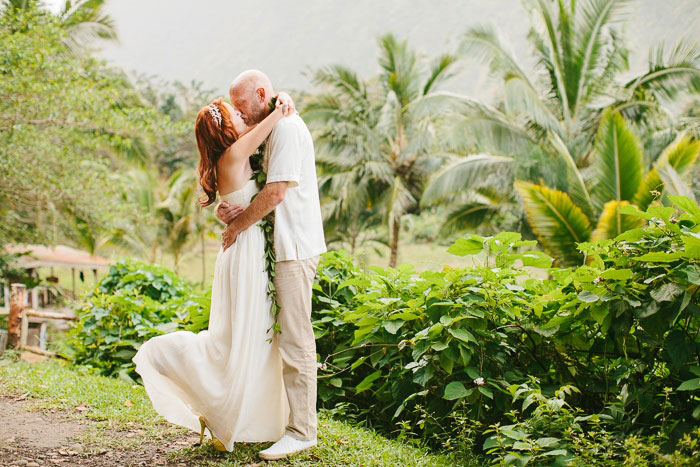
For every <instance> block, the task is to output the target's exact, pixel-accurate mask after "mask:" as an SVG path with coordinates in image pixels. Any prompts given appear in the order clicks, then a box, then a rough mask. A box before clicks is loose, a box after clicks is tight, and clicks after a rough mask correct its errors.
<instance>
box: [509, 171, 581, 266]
mask: <svg viewBox="0 0 700 467" xmlns="http://www.w3.org/2000/svg"><path fill="white" fill-rule="evenodd" d="M515 189H516V190H517V192H518V194H520V197H521V198H522V200H523V206H524V208H525V213H526V215H527V220H528V222H529V223H530V226H531V227H532V230H533V231H534V232H535V234H537V236H538V238H539V240H540V242H541V243H542V245H543V246H544V247H545V249H546V250H547V252H548V253H549V254H550V255H551V256H553V257H554V258H555V259H556V260H558V261H560V262H561V263H564V264H576V263H580V262H581V259H582V256H581V253H580V252H579V251H578V250H577V249H576V244H577V243H579V242H585V241H588V240H589V239H590V236H591V225H590V222H589V221H588V218H587V217H586V215H585V214H584V213H583V211H582V210H581V208H579V207H578V206H576V204H574V202H573V201H571V198H569V195H567V194H566V193H564V192H561V191H558V190H552V189H550V188H547V187H545V186H541V185H535V184H533V183H528V182H524V181H522V180H517V181H516V182H515Z"/></svg>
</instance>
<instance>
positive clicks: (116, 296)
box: [66, 260, 209, 379]
mask: <svg viewBox="0 0 700 467" xmlns="http://www.w3.org/2000/svg"><path fill="white" fill-rule="evenodd" d="M203 308H206V309H208V308H209V296H208V295H204V294H202V293H200V292H198V291H195V290H194V289H193V288H192V287H191V286H190V285H188V284H187V283H186V282H185V281H184V280H183V279H181V278H180V277H178V276H177V275H175V274H174V273H172V272H171V271H169V270H167V269H165V268H162V267H160V266H156V265H149V264H145V263H141V262H139V261H134V260H122V261H119V262H118V263H117V264H115V265H113V266H111V267H110V270H109V273H108V274H107V275H106V276H105V277H104V278H102V280H101V281H100V282H99V283H98V284H97V286H96V287H95V290H94V291H93V292H92V293H90V294H89V295H88V296H87V297H86V299H85V300H84V302H83V303H81V305H80V306H79V308H78V309H77V310H76V313H77V316H78V318H79V321H78V324H77V325H76V327H75V328H74V329H72V330H71V332H70V338H69V342H68V349H67V351H66V354H67V356H69V357H70V358H72V359H73V361H74V362H75V363H76V364H79V365H84V366H88V367H93V368H96V369H97V370H98V371H99V372H100V374H103V375H106V376H119V377H120V378H124V379H137V378H138V375H137V374H136V373H135V372H134V364H133V363H132V362H131V359H132V357H133V356H134V355H135V354H136V351H137V350H138V349H139V347H141V344H143V343H144V342H145V341H147V340H148V339H150V338H151V337H154V336H158V335H160V334H165V333H168V332H172V331H175V330H176V329H177V328H178V327H179V326H182V325H183V323H184V322H185V321H186V320H188V319H189V316H190V315H198V314H199V313H200V311H201V309H203Z"/></svg>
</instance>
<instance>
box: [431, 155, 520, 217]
mask: <svg viewBox="0 0 700 467" xmlns="http://www.w3.org/2000/svg"><path fill="white" fill-rule="evenodd" d="M512 165H513V159H512V158H510V157H503V156H495V155H491V154H474V155H471V156H467V157H464V158H455V159H454V160H453V161H452V162H451V163H449V164H448V165H446V166H445V167H444V168H443V169H442V170H441V171H440V172H438V173H436V174H435V175H434V176H433V177H432V178H431V180H430V181H429V182H428V186H427V188H426V189H425V191H424V192H423V198H422V200H421V204H423V205H425V206H430V205H434V204H436V203H439V202H441V201H443V200H445V199H446V198H448V197H451V196H454V195H455V194H457V193H460V192H466V191H468V190H473V189H475V188H476V187H478V186H481V185H483V183H484V181H486V180H487V179H488V178H489V177H488V176H489V175H491V174H497V177H496V178H497V179H499V180H502V181H503V182H504V185H508V186H509V185H510V184H511V182H512ZM504 188H506V187H504Z"/></svg>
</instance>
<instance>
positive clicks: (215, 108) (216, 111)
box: [209, 104, 221, 127]
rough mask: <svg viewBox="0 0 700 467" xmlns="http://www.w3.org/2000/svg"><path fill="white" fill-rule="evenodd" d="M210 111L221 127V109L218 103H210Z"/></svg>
mask: <svg viewBox="0 0 700 467" xmlns="http://www.w3.org/2000/svg"><path fill="white" fill-rule="evenodd" d="M209 113H210V114H211V118H213V119H214V121H215V122H216V124H217V125H218V126H219V127H220V126H221V111H220V110H219V107H218V106H217V105H216V104H210V105H209Z"/></svg>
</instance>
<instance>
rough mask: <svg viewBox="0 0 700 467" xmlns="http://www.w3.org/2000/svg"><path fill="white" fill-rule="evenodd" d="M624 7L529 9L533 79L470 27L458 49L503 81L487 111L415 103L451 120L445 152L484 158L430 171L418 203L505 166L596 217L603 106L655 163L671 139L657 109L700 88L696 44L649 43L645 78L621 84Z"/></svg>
mask: <svg viewBox="0 0 700 467" xmlns="http://www.w3.org/2000/svg"><path fill="white" fill-rule="evenodd" d="M630 4H631V2H630V1H629V0H579V1H574V0H562V1H559V2H553V1H548V0H536V1H534V2H532V3H531V4H528V5H531V6H532V8H531V11H532V14H533V17H532V22H533V27H532V29H531V31H530V34H529V36H528V38H529V41H530V43H531V46H532V49H533V53H534V55H535V56H536V58H537V65H536V68H535V72H534V74H532V76H535V77H536V78H537V79H535V80H532V79H530V77H529V76H528V74H527V73H526V72H525V71H524V69H523V67H522V66H521V65H520V64H519V63H518V61H517V60H516V58H515V57H514V56H513V54H512V53H511V52H510V51H509V49H508V47H507V46H506V45H505V44H504V43H503V41H502V40H501V39H500V38H499V36H498V34H497V33H496V32H495V30H493V29H492V28H490V27H475V28H472V29H471V30H469V31H468V32H467V34H466V35H465V36H464V38H463V42H462V46H461V51H462V52H463V53H464V54H465V55H468V56H470V57H471V58H474V59H478V60H481V61H482V62H484V63H486V64H487V65H488V66H489V67H490V72H491V75H492V76H493V77H494V78H496V79H498V80H501V81H502V83H503V89H502V92H503V95H502V100H501V101H500V102H499V103H498V104H497V105H495V106H492V105H488V104H487V103H483V102H480V101H478V100H475V99H470V98H468V97H465V96H460V95H454V94H449V93H435V94H433V95H431V96H428V97H427V98H425V99H423V100H422V101H421V102H420V103H419V104H420V107H422V108H423V112H433V111H435V110H438V109H442V110H443V111H447V112H448V113H449V115H450V116H451V118H453V119H456V120H457V123H456V124H455V125H454V126H452V127H451V129H450V132H449V133H448V134H447V136H446V137H447V139H450V140H451V141H452V146H453V147H455V148H458V149H462V150H464V151H466V152H467V153H469V154H473V153H483V155H482V156H481V157H480V158H479V159H474V158H473V157H472V159H471V160H470V159H469V158H468V159H467V160H463V161H455V162H454V163H453V164H452V165H449V166H448V167H446V168H445V169H444V170H443V171H441V172H440V173H438V174H436V175H435V177H434V178H433V179H432V181H431V183H430V184H429V187H428V193H429V195H430V196H428V197H427V199H426V202H427V201H430V202H433V203H435V202H440V201H441V200H450V199H451V198H450V196H454V195H456V194H459V193H461V192H465V191H469V190H472V191H473V190H474V187H473V185H471V184H470V182H471V181H472V180H483V179H485V178H486V177H487V176H488V175H489V174H491V173H493V172H494V171H495V170H503V167H504V165H508V164H509V163H510V164H512V165H513V171H514V172H515V176H516V177H517V178H520V179H523V180H530V181H540V180H542V181H543V183H544V185H546V186H550V187H554V188H555V189H558V190H563V191H566V192H567V193H569V195H570V197H571V199H572V200H573V201H574V202H575V203H576V204H577V205H578V206H579V207H580V208H581V210H582V211H583V212H584V214H585V215H586V216H588V217H590V218H594V219H597V218H598V216H599V215H600V209H601V206H597V205H596V203H595V202H594V199H593V198H594V197H593V195H592V194H591V192H590V189H589V186H588V184H587V182H586V180H587V179H588V177H589V176H590V171H591V170H592V166H593V165H594V162H593V156H594V154H595V151H594V148H593V141H594V139H595V135H596V130H597V128H598V127H599V123H600V121H601V118H602V116H603V112H604V110H605V109H606V108H608V107H611V108H613V109H614V110H615V111H616V112H619V113H620V114H621V115H622V116H623V117H625V118H626V119H627V120H628V121H629V122H630V123H632V124H633V125H634V127H635V131H637V132H638V133H639V134H641V135H644V138H645V139H644V141H643V144H644V146H645V147H647V148H649V149H651V148H656V149H655V150H651V151H650V152H649V153H648V157H649V159H648V160H646V161H645V165H646V166H647V167H649V166H650V165H651V164H652V163H653V162H654V161H655V160H656V159H657V158H658V157H660V154H661V151H660V147H663V146H665V145H666V144H668V142H669V140H673V138H674V136H675V135H673V134H669V133H672V132H669V131H667V130H666V129H667V128H669V127H673V126H674V122H673V120H672V118H671V117H670V115H671V113H670V112H668V111H667V110H666V108H665V107H666V106H667V105H669V104H672V103H674V102H676V99H677V98H678V97H679V96H680V95H681V94H682V92H683V91H686V90H692V91H698V90H700V48H698V47H697V46H695V45H693V44H691V43H689V42H686V41H681V42H680V43H679V44H678V45H676V46H675V47H673V48H671V49H670V51H669V50H667V49H665V48H664V47H663V45H661V46H658V47H655V48H654V49H653V50H652V53H651V54H650V60H649V69H648V71H647V72H645V73H642V74H640V75H639V76H636V77H633V78H632V79H629V80H627V81H626V82H625V81H622V80H621V79H620V75H621V72H623V71H625V70H626V69H627V56H628V51H627V49H626V48H625V47H624V44H623V42H622V34H621V31H620V23H621V20H622V19H623V18H624V14H625V12H626V11H627V10H628V8H629V6H630ZM662 129H663V130H664V131H662ZM504 158H509V159H510V160H508V159H504ZM436 187H439V188H436ZM506 199H508V198H506ZM491 210H492V211H493V207H492V208H491Z"/></svg>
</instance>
